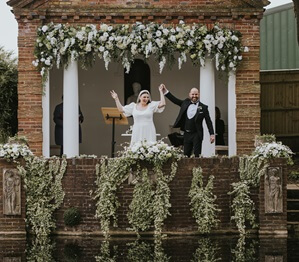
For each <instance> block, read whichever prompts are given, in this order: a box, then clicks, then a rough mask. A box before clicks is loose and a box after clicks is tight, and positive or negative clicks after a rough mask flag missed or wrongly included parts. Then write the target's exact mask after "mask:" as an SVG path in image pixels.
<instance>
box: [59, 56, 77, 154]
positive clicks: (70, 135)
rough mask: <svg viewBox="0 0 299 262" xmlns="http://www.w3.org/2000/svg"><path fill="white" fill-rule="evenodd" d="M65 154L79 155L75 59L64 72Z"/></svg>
mask: <svg viewBox="0 0 299 262" xmlns="http://www.w3.org/2000/svg"><path fill="white" fill-rule="evenodd" d="M63 154H65V155H66V156H67V157H68V158H70V157H74V156H78V155H79V93H78V63H77V61H73V62H71V63H70V64H69V66H68V67H67V68H65V69H64V72H63Z"/></svg>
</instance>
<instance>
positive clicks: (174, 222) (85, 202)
mask: <svg viewBox="0 0 299 262" xmlns="http://www.w3.org/2000/svg"><path fill="white" fill-rule="evenodd" d="M98 161H99V160H98V159H69V160H68V166H67V171H66V174H65V175H64V178H63V181H62V182H63V190H64V192H65V198H64V202H63V204H62V206H61V207H60V208H59V210H57V211H56V212H55V214H54V216H55V219H56V221H57V223H56V224H57V229H56V233H59V234H101V230H100V223H99V221H98V220H97V219H96V218H95V217H94V216H95V210H96V201H95V200H93V199H92V196H91V195H90V191H93V192H94V191H95V190H96V185H95V180H96V175H95V166H96V164H97V163H98ZM238 165H239V159H238V158H237V157H235V158H200V159H184V160H181V161H180V163H179V168H178V172H177V174H176V176H175V178H174V179H173V181H172V182H171V183H170V189H171V198H170V202H171V204H172V207H171V208H170V213H171V216H169V217H168V218H167V219H166V220H165V225H164V228H163V230H164V231H165V232H168V233H176V234H177V233H180V232H185V233H186V232H188V233H196V232H197V225H196V223H195V219H194V218H192V214H191V211H190V206H189V203H190V199H189V197H188V193H189V190H190V185H191V180H192V169H193V167H199V166H201V167H202V169H203V176H204V184H206V182H207V179H208V177H209V176H210V175H214V177H215V179H214V190H213V193H214V194H215V195H216V196H217V200H216V204H217V205H218V207H219V208H220V209H221V212H220V213H219V216H218V217H219V219H220V221H221V222H220V224H219V227H218V228H217V229H216V230H215V232H217V233H227V232H236V227H235V225H234V223H233V222H232V221H231V220H230V217H231V215H232V213H231V200H232V199H231V196H229V195H228V194H227V193H228V192H229V191H231V190H232V187H231V184H232V183H233V182H236V181H238V178H239V174H238ZM271 166H281V167H282V170H283V192H284V196H283V207H284V208H283V213H281V214H265V208H264V190H263V187H264V184H263V179H262V180H261V184H260V189H254V190H253V191H252V198H253V200H254V202H255V203H256V216H257V221H258V223H259V225H260V229H259V231H260V233H261V234H267V233H269V232H277V233H286V229H287V227H286V226H287V225H286V222H287V215H286V214H287V210H286V177H287V172H288V169H287V167H286V161H285V160H283V159H278V160H275V161H273V162H272V163H271ZM5 168H15V165H13V164H11V163H8V162H7V161H6V160H3V159H1V160H0V232H1V233H5V234H19V235H24V234H25V221H24V220H25V192H24V189H23V187H22V196H21V198H22V206H21V213H22V215H21V216H4V215H3V193H2V192H3V190H2V189H1V188H2V187H3V183H2V176H3V169H5ZM168 171H169V168H166V169H165V172H168ZM133 187H134V186H133V185H128V183H127V182H125V183H124V184H123V185H122V188H121V189H120V190H119V192H118V194H117V196H118V198H119V201H120V203H121V207H120V208H119V210H118V218H119V223H118V226H119V227H118V228H115V229H112V232H113V233H116V234H117V233H119V234H128V231H126V228H128V227H129V224H128V220H127V212H128V207H129V204H130V203H131V200H132V193H133ZM69 207H77V208H78V210H79V211H80V213H81V216H82V222H81V223H80V225H78V226H75V227H69V226H65V225H64V221H63V214H64V212H65V210H66V209H68V208H69Z"/></svg>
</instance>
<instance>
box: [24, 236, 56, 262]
mask: <svg viewBox="0 0 299 262" xmlns="http://www.w3.org/2000/svg"><path fill="white" fill-rule="evenodd" d="M54 247H55V245H54V244H53V243H52V242H51V240H50V238H48V237H47V236H42V237H34V238H33V239H32V241H31V243H30V245H28V246H27V248H26V254H27V256H26V261H27V262H45V261H47V262H55V261H56V260H55V259H54V257H53V251H54Z"/></svg>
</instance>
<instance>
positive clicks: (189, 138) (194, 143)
mask: <svg viewBox="0 0 299 262" xmlns="http://www.w3.org/2000/svg"><path fill="white" fill-rule="evenodd" d="M163 93H164V95H165V96H166V97H167V98H168V99H169V100H170V101H171V102H173V103H174V104H176V105H178V106H180V108H181V109H180V112H179V115H178V117H177V119H176V121H175V123H174V125H173V127H174V128H177V127H179V128H180V129H181V130H182V131H184V154H185V155H187V156H188V157H190V156H191V153H192V150H193V151H194V155H195V157H199V155H200V154H201V145H202V140H203V126H202V122H203V120H204V119H205V121H206V124H207V127H208V130H209V133H210V142H211V143H214V141H215V136H214V129H213V124H212V121H211V118H210V114H209V110H208V106H207V105H205V104H203V103H201V102H200V101H199V90H198V89H197V88H192V89H191V90H190V92H189V98H186V99H184V100H181V99H178V98H176V97H175V96H174V95H173V94H171V93H170V92H169V91H168V90H167V89H166V87H164V90H163Z"/></svg>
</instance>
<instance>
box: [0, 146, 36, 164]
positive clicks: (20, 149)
mask: <svg viewBox="0 0 299 262" xmlns="http://www.w3.org/2000/svg"><path fill="white" fill-rule="evenodd" d="M32 155H33V154H32V152H31V150H30V149H29V147H28V146H27V145H26V144H22V143H20V144H19V143H6V144H0V158H5V159H8V160H15V159H17V158H19V157H23V158H26V157H27V156H32Z"/></svg>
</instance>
